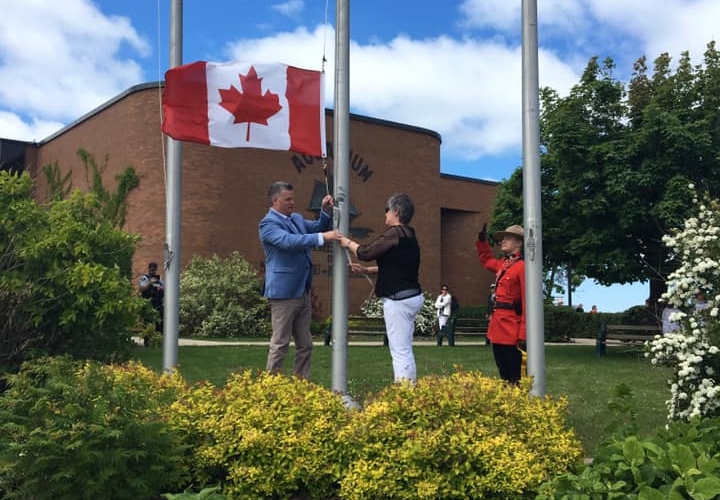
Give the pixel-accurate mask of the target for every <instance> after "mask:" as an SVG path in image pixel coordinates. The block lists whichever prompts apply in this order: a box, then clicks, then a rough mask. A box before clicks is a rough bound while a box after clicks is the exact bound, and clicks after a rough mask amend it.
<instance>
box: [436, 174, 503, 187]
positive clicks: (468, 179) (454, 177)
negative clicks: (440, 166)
mask: <svg viewBox="0 0 720 500" xmlns="http://www.w3.org/2000/svg"><path fill="white" fill-rule="evenodd" d="M440 178H441V179H452V180H457V181H463V182H475V183H478V184H487V185H488V186H497V185H499V184H500V182H499V181H489V180H485V179H476V178H475V177H465V176H463V175H455V174H443V173H442V172H440Z"/></svg>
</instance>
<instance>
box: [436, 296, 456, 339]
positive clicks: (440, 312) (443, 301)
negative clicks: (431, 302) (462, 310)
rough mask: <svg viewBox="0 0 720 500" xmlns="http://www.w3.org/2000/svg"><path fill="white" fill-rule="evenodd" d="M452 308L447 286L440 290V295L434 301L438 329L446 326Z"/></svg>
mask: <svg viewBox="0 0 720 500" xmlns="http://www.w3.org/2000/svg"><path fill="white" fill-rule="evenodd" d="M451 306H452V295H450V293H449V292H448V287H447V285H443V286H442V287H441V288H440V295H438V297H437V299H435V310H436V311H437V318H438V327H439V328H440V330H442V329H443V328H444V327H445V325H446V324H447V321H448V318H449V317H450V314H452V310H451Z"/></svg>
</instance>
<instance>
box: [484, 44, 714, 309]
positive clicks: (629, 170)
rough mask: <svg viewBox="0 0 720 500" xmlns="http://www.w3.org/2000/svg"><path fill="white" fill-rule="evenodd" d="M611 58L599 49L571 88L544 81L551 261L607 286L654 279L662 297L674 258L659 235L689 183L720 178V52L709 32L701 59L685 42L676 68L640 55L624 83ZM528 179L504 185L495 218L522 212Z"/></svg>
mask: <svg viewBox="0 0 720 500" xmlns="http://www.w3.org/2000/svg"><path fill="white" fill-rule="evenodd" d="M614 69H615V65H614V63H613V61H612V59H609V58H608V59H606V60H605V61H604V62H603V64H602V65H600V64H598V61H597V58H595V57H594V58H592V59H590V61H589V63H588V65H587V67H586V69H585V71H584V72H583V75H582V77H581V79H580V82H579V83H578V84H577V85H575V86H574V87H573V89H572V90H571V91H570V93H569V95H568V96H566V97H559V95H558V94H557V92H555V91H553V90H552V89H544V90H543V91H542V94H541V97H542V107H543V111H542V114H541V117H540V119H541V124H540V128H541V143H542V147H543V154H542V156H541V176H542V193H541V196H542V210H543V213H542V216H543V254H544V255H543V257H544V266H545V269H546V270H549V269H552V268H553V267H561V268H564V269H568V270H570V271H571V272H572V274H573V275H574V276H586V277H588V278H592V279H595V280H596V281H598V282H599V283H601V284H604V285H610V284H614V283H631V282H636V281H646V280H650V283H651V290H650V295H651V297H654V298H658V297H659V296H660V294H661V293H662V291H663V290H664V280H665V277H666V276H667V275H668V274H669V273H670V272H672V270H673V265H674V264H672V262H670V260H669V258H668V252H667V249H666V248H665V247H664V245H663V244H662V236H663V235H664V234H666V233H667V231H668V230H669V229H670V228H673V227H677V225H678V223H679V222H680V221H682V220H684V219H685V218H686V217H687V216H688V215H689V212H688V210H689V209H690V206H691V203H690V199H689V196H688V193H687V190H686V189H684V188H685V186H687V185H688V184H689V183H691V182H693V183H695V184H698V185H703V186H705V187H706V188H707V189H708V190H709V191H711V192H717V191H718V189H720V176H718V175H717V172H718V170H719V168H720V164H718V161H719V160H720V158H719V157H718V155H717V151H718V150H720V106H719V105H718V104H719V101H720V97H718V91H720V54H718V51H717V50H716V49H715V44H714V42H712V43H710V44H708V48H707V51H706V52H705V58H704V64H703V65H702V66H692V64H691V61H690V56H689V54H688V53H683V54H682V56H681V57H680V59H679V61H678V63H677V69H675V70H674V71H673V70H672V69H671V58H670V57H669V56H668V55H667V54H662V55H661V56H659V57H658V58H657V59H656V60H655V65H654V71H653V74H652V75H648V72H647V65H646V60H645V58H644V57H642V58H640V59H638V60H637V62H636V63H635V65H634V73H633V76H632V79H631V81H630V82H629V83H628V85H627V91H626V85H625V84H624V83H623V82H621V81H619V80H617V79H616V78H615V77H614V76H613V72H614ZM521 180H522V179H521V178H520V176H519V174H518V176H517V179H513V178H511V179H510V181H509V182H507V183H504V184H503V185H502V186H501V189H500V192H501V194H499V195H498V200H497V203H496V206H495V210H494V216H493V219H494V223H495V219H500V220H505V218H506V217H509V218H511V219H513V220H514V221H517V220H521V217H522V206H521V205H520V204H519V203H518V201H517V200H521V199H522V182H521ZM506 184H507V185H506ZM506 190H507V193H504V191H506Z"/></svg>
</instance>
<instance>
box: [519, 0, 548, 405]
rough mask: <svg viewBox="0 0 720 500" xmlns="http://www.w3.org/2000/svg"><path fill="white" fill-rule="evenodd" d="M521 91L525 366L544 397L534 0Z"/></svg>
mask: <svg viewBox="0 0 720 500" xmlns="http://www.w3.org/2000/svg"><path fill="white" fill-rule="evenodd" d="M522 94H523V99H522V108H523V110H522V113H523V119H522V130H523V198H524V200H525V202H524V204H523V206H524V224H525V293H526V296H525V305H526V307H527V311H526V312H525V315H526V324H527V349H528V367H527V368H528V375H530V376H532V377H534V383H533V388H532V393H533V394H534V395H535V396H543V395H544V394H545V331H544V323H543V293H542V285H543V283H542V264H543V262H542V260H543V258H542V210H541V196H540V193H541V189H540V188H541V182H540V111H539V110H540V84H539V83H538V36H537V0H522Z"/></svg>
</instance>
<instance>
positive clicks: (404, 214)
mask: <svg viewBox="0 0 720 500" xmlns="http://www.w3.org/2000/svg"><path fill="white" fill-rule="evenodd" d="M414 214H415V205H414V204H413V202H412V200H411V199H410V197H409V196H408V195H406V194H394V195H392V196H391V197H390V199H388V203H387V206H386V207H385V225H386V226H388V228H387V229H386V230H385V232H383V233H382V234H381V235H380V236H378V237H377V238H375V239H374V240H373V241H371V242H370V243H367V244H365V245H360V244H359V243H356V242H354V241H352V240H350V239H349V238H345V237H343V238H341V240H340V244H341V245H342V246H343V247H344V248H347V249H349V250H350V252H351V253H352V254H353V255H355V257H357V258H358V259H360V260H362V261H371V260H374V261H375V262H376V264H377V265H375V266H364V265H362V264H356V263H353V264H351V267H352V271H353V272H356V273H364V274H377V281H376V283H375V295H376V296H377V297H379V298H380V299H382V302H383V317H384V318H385V328H386V329H387V334H388V345H389V346H390V355H391V357H392V362H393V372H394V374H395V381H396V382H400V381H401V380H409V381H410V382H411V383H414V382H415V379H416V377H417V375H416V369H415V356H414V355H413V349H412V340H413V333H414V331H415V316H416V315H417V314H418V313H419V312H420V309H421V308H422V305H423V300H424V298H423V293H422V288H421V287H420V283H419V281H418V269H419V268H420V246H419V245H418V241H417V238H416V237H415V230H414V229H413V228H412V227H410V226H409V225H408V224H410V221H411V220H412V217H413V215H414Z"/></svg>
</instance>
